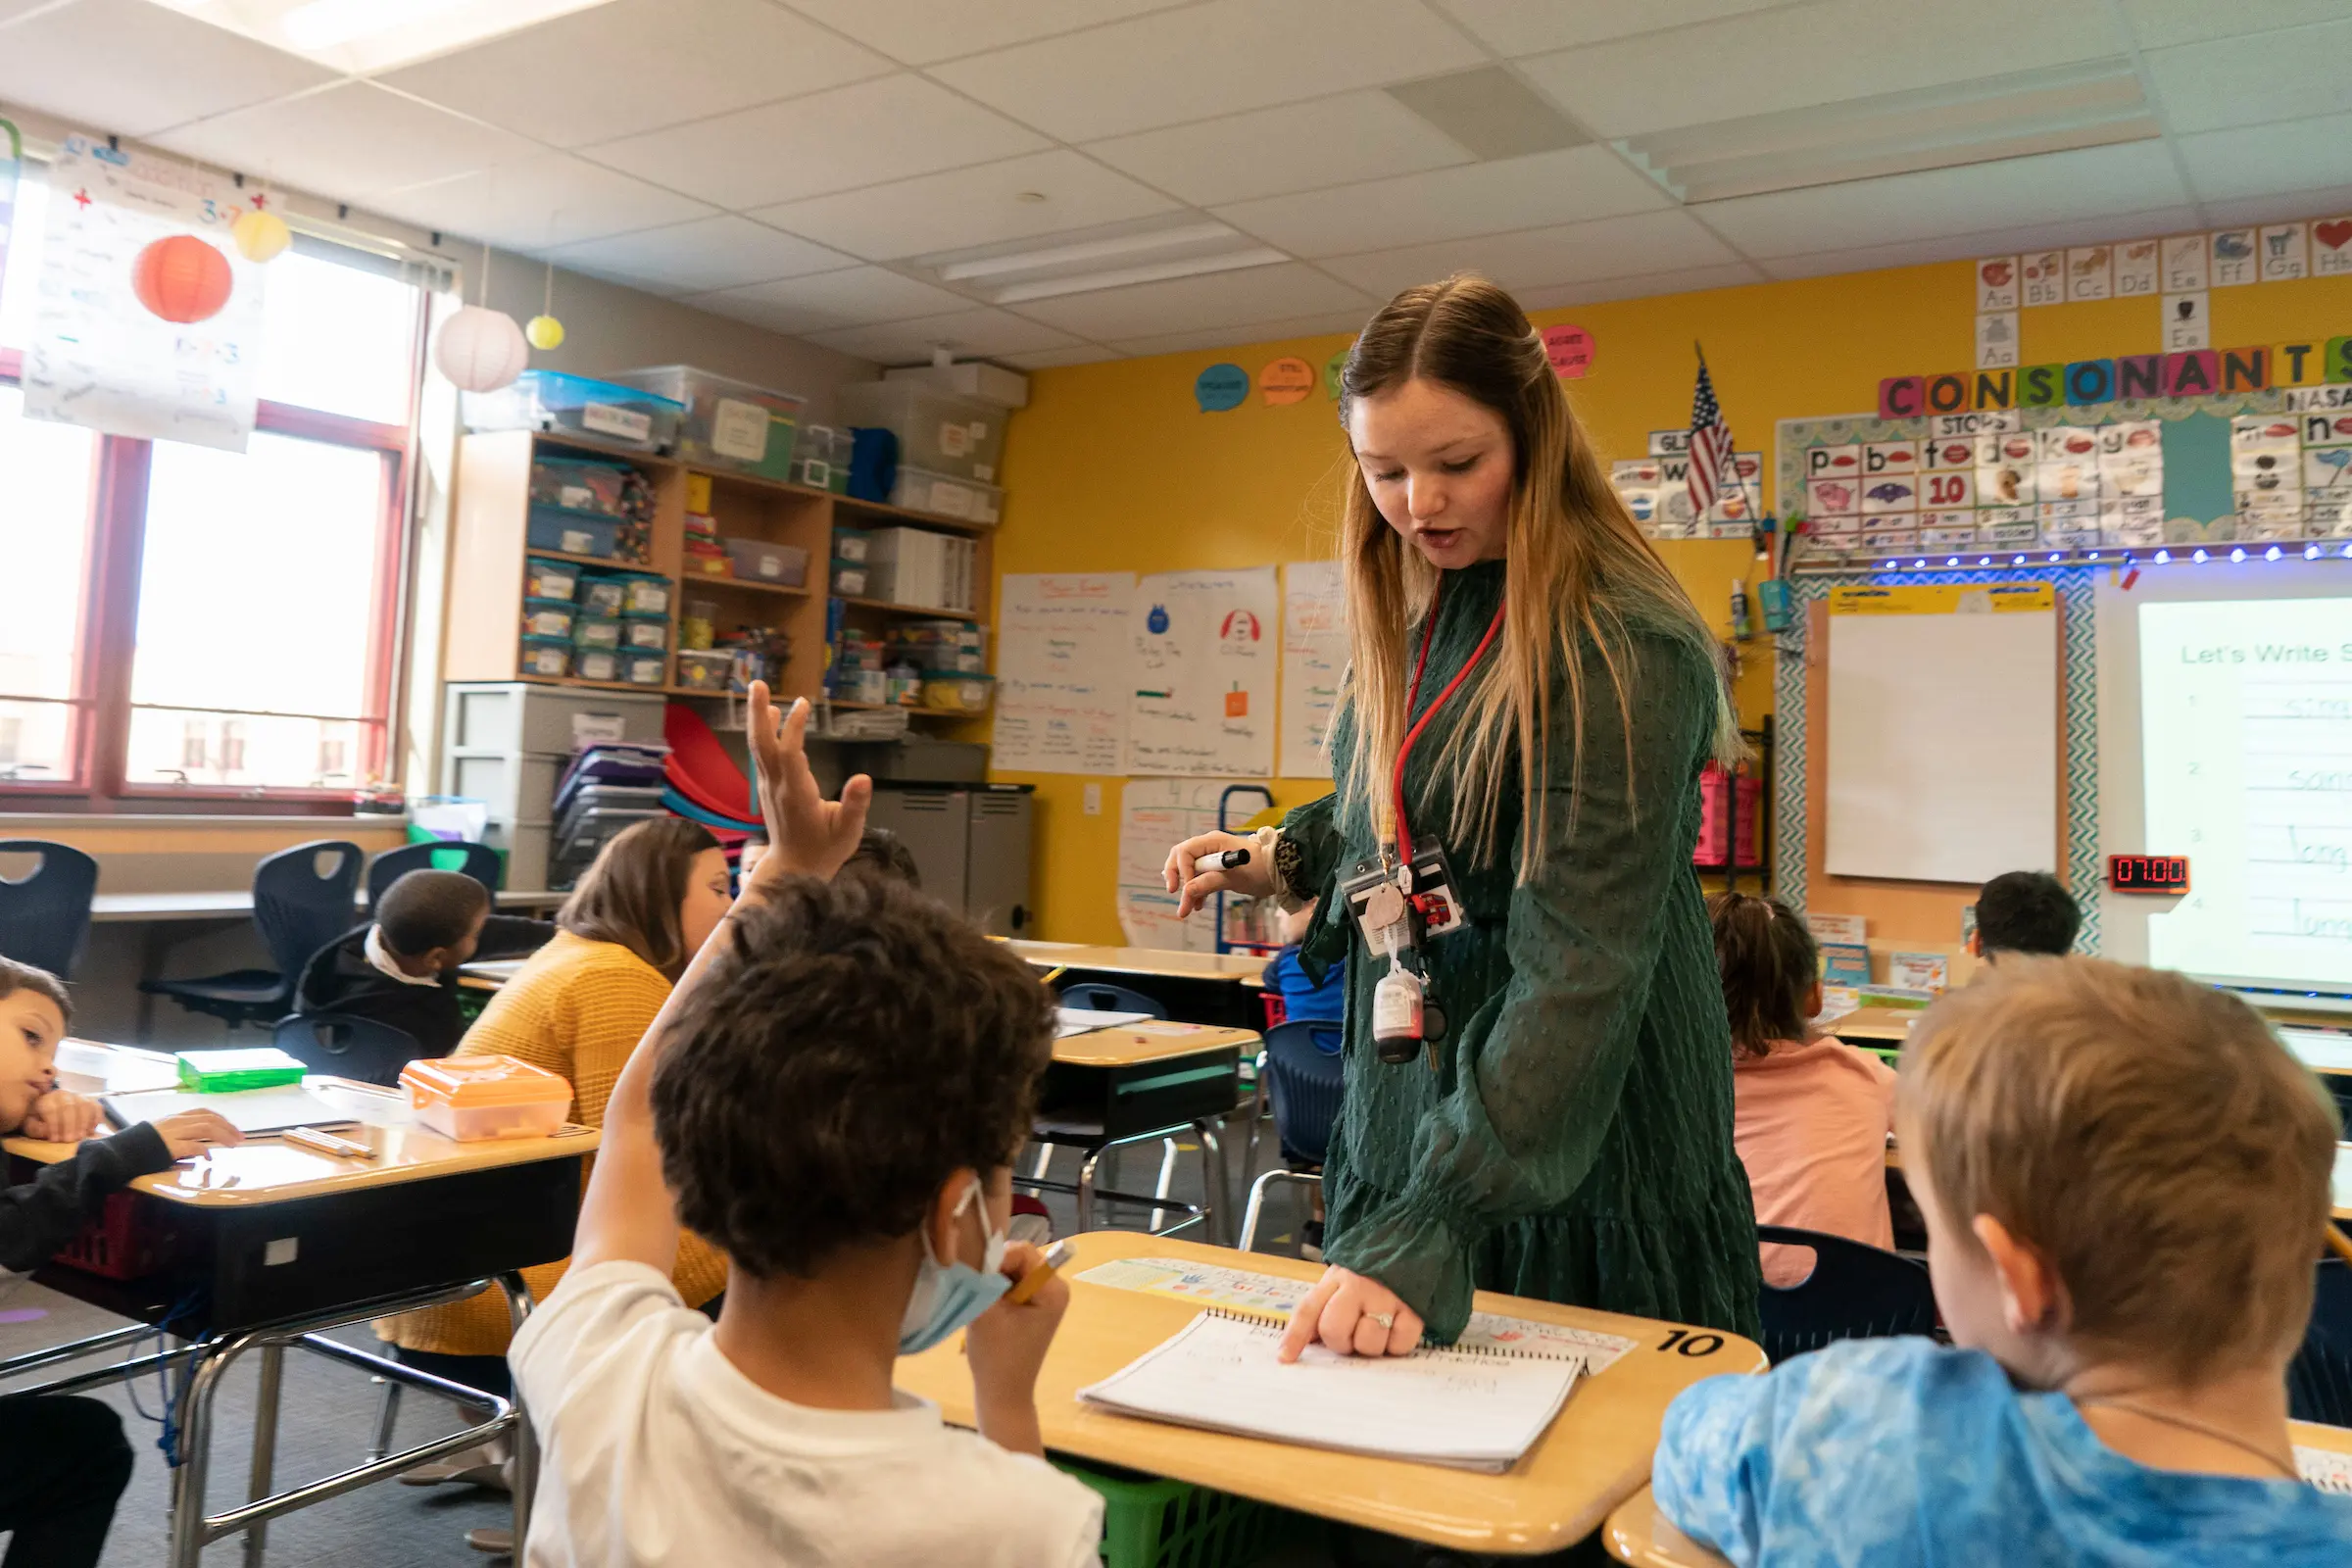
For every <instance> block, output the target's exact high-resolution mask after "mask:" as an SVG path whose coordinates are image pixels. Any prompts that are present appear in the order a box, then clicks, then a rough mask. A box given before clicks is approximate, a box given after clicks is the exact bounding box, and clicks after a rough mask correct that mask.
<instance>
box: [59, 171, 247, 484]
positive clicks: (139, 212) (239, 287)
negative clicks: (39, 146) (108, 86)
mask: <svg viewBox="0 0 2352 1568" xmlns="http://www.w3.org/2000/svg"><path fill="white" fill-rule="evenodd" d="M247 210H248V209H247V208H246V207H245V205H244V203H243V201H242V200H241V199H240V197H239V195H238V193H237V191H236V188H235V187H234V186H233V185H231V184H230V183H229V181H228V178H227V176H225V175H220V176H215V175H212V174H207V173H203V172H199V171H197V170H196V169H195V168H193V167H192V166H190V165H187V164H182V163H178V162H175V161H173V160H172V159H168V158H159V157H157V156H156V155H154V154H152V153H143V152H133V151H129V150H127V149H125V150H123V151H121V152H118V151H116V150H115V149H114V148H112V147H109V146H107V145H105V144H104V143H103V142H98V143H93V142H92V141H90V140H89V138H87V137H86V136H69V137H67V138H66V139H65V141H64V143H63V144H62V145H61V146H60V147H59V148H58V154H57V159H56V161H55V162H54V163H52V164H51V165H50V167H49V218H48V229H47V234H46V238H45V240H44V243H43V244H42V246H41V273H40V289H39V292H38V294H37V295H36V297H35V303H34V308H33V331H32V346H31V348H30V349H29V350H28V351H27V352H26V354H25V413H26V414H27V415H28V416H30V417H33V418H36V419H57V420H61V421H63V422H66V423H70V424H80V425H86V426H88V427H89V428H91V429H93V430H101V431H104V432H105V433H107V434H109V435H123V436H137V437H143V438H145V439H148V440H156V441H185V442H189V443H191V444H193V445H196V446H207V447H221V448H223V449H225V450H227V451H230V452H242V451H244V450H245V438H246V437H247V436H249V435H251V434H252V433H253V416H254V381H253V367H254V359H255V356H256V355H257V354H258V353H259V352H260V350H261V341H262V272H263V270H262V269H261V268H259V267H257V266H255V265H254V264H252V263H251V262H248V261H246V260H245V259H244V258H243V257H242V256H240V255H239V254H238V253H237V248H236V246H235V245H234V244H232V243H230V240H229V226H230V225H231V224H232V223H234V222H235V221H236V220H237V217H238V215H239V214H240V213H243V212H245V211H247ZM175 234H193V235H196V236H197V237H198V238H199V239H200V240H202V241H203V242H204V243H207V244H210V245H212V246H213V247H214V248H215V249H217V250H219V251H220V252H221V255H222V256H223V257H224V258H225V259H226V260H227V263H228V269H229V276H230V279H231V283H230V287H229V293H228V302H227V303H226V304H225V305H223V306H222V307H221V309H220V311H219V312H218V313H216V314H215V315H213V316H211V317H208V318H207V319H204V320H201V321H193V322H187V323H184V324H183V323H180V322H174V321H167V320H165V319H162V318H161V317H159V316H156V315H155V314H154V313H152V312H151V311H149V310H148V309H147V307H146V306H144V305H142V304H141V303H140V302H139V297H138V294H137V293H136V291H135V290H134V289H133V288H132V286H131V275H132V272H133V270H135V268H136V267H137V265H138V260H139V254H140V252H142V251H144V250H145V249H146V248H147V247H148V246H149V245H152V244H154V243H155V242H156V241H158V240H161V239H167V238H170V237H171V236H172V235H175Z"/></svg>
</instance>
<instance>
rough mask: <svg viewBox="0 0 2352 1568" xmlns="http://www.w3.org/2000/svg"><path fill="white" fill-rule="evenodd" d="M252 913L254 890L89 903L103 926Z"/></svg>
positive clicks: (547, 903)
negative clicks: (113, 923)
mask: <svg viewBox="0 0 2352 1568" xmlns="http://www.w3.org/2000/svg"><path fill="white" fill-rule="evenodd" d="M570 897H571V895H570V894H568V893H531V892H519V893H514V892H509V893H501V894H499V895H498V897H497V904H498V907H500V908H502V909H544V908H547V907H551V906H554V905H558V904H562V903H563V902H564V900H565V899H568V898H570ZM367 911H368V906H367V903H366V901H365V900H360V899H354V900H353V902H352V918H353V923H354V924H357V923H358V919H359V916H361V915H363V914H365V913H367ZM252 913H253V890H252V889H250V888H246V889H241V890H238V889H231V890H227V891H221V892H207V893H101V894H99V895H97V896H96V897H95V898H93V899H91V900H90V918H91V919H92V920H94V921H97V922H98V923H100V924H107V923H111V922H118V921H120V922H125V923H127V922H130V921H150V920H166V921H171V920H242V919H245V918H247V917H248V916H250V915H251V914H252Z"/></svg>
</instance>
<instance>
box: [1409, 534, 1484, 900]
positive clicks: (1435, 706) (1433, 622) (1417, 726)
mask: <svg viewBox="0 0 2352 1568" xmlns="http://www.w3.org/2000/svg"><path fill="white" fill-rule="evenodd" d="M1445 602H1446V579H1445V578H1444V577H1442V576H1441V577H1440V578H1439V579H1438V592H1437V595H1436V597H1434V598H1433V599H1431V600H1430V602H1429V618H1428V619H1427V620H1425V621H1423V622H1422V623H1421V657H1420V659H1419V660H1417V661H1415V662H1414V664H1413V689H1412V690H1411V691H1410V692H1409V693H1407V694H1406V695H1405V699H1404V711H1405V714H1406V716H1407V717H1410V716H1411V714H1412V711H1413V704H1415V703H1417V702H1419V701H1420V700H1421V675H1422V672H1423V671H1424V670H1426V669H1428V668H1429V640H1430V638H1431V636H1432V635H1434V634H1435V633H1436V631H1437V629H1438V607H1439V606H1441V605H1443V604H1444V603H1445ZM1508 603H1509V601H1508V600H1505V601H1504V602H1503V604H1499V605H1496V606H1495V618H1494V619H1493V620H1491V621H1489V622H1487V634H1486V635H1485V636H1484V637H1481V638H1480V639H1479V640H1478V646H1477V647H1476V648H1474V649H1472V650H1471V651H1470V658H1469V660H1468V662H1465V663H1464V664H1463V665H1462V667H1461V668H1460V669H1458V670H1456V671H1455V672H1454V676H1453V679H1451V680H1449V681H1447V682H1446V689H1445V690H1444V691H1442V692H1440V693H1438V696H1437V700H1436V701H1435V702H1433V703H1431V704H1430V705H1429V711H1428V712H1426V713H1423V714H1422V715H1421V717H1420V718H1419V719H1418V720H1417V721H1416V722H1415V723H1414V725H1413V727H1412V728H1411V729H1409V730H1406V731H1405V732H1404V744H1403V745H1401V746H1399V747H1397V776H1396V778H1395V779H1394V780H1393V781H1392V783H1391V793H1392V795H1393V797H1394V801H1395V805H1396V809H1397V857H1398V858H1399V859H1400V860H1402V861H1405V862H1408V863H1409V862H1410V861H1411V859H1412V858H1413V835H1412V833H1411V832H1410V831H1409V830H1408V829H1407V828H1406V827H1405V825H1404V763H1405V760H1406V759H1407V758H1409V757H1411V756H1412V755H1413V743H1414V742H1416V741H1418V740H1420V738H1421V732H1422V731H1423V730H1425V729H1427V728H1428V727H1429V721H1430V719H1431V718H1432V717H1433V716H1435V715H1436V713H1437V711H1438V710H1439V709H1441V708H1444V707H1445V706H1446V699H1447V698H1449V697H1451V696H1452V695H1453V694H1454V693H1455V692H1457V691H1459V690H1460V689H1461V685H1462V682H1464V681H1466V680H1468V679H1469V678H1470V672H1471V671H1472V670H1474V669H1476V668H1477V667H1478V662H1479V661H1480V660H1481V659H1484V658H1485V657H1486V655H1487V650H1488V648H1490V647H1491V646H1493V644H1494V642H1495V633H1496V632H1498V631H1500V630H1502V613H1503V610H1504V609H1505V607H1506V606H1507V605H1508Z"/></svg>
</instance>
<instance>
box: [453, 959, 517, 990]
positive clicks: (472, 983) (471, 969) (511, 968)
mask: <svg viewBox="0 0 2352 1568" xmlns="http://www.w3.org/2000/svg"><path fill="white" fill-rule="evenodd" d="M530 961H531V960H530V959H528V958H490V959H485V960H484V961H483V962H480V963H461V964H459V965H458V984H459V985H460V986H461V987H463V988H464V989H466V990H467V991H496V990H499V989H500V988H501V987H503V986H504V985H506V983H507V982H508V981H510V980H512V979H514V978H515V971H516V970H518V969H520V968H521V967H522V966H523V965H524V964H526V963H528V962H530Z"/></svg>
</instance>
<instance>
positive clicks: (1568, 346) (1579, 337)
mask: <svg viewBox="0 0 2352 1568" xmlns="http://www.w3.org/2000/svg"><path fill="white" fill-rule="evenodd" d="M1544 358H1546V359H1548V360H1549V361H1551V373H1552V374H1554V375H1556V376H1558V377H1559V378H1560V379H1561V380H1563V381H1581V380H1583V379H1584V378H1585V376H1586V375H1587V374H1588V373H1589V372H1590V371H1591V370H1592V368H1593V334H1592V333H1590V332H1588V331H1586V330H1585V329H1584V328H1583V327H1581V326H1573V325H1570V324H1569V323H1568V322H1566V321H1562V322H1561V323H1559V324H1558V325H1557V326H1547V327H1545V328H1544Z"/></svg>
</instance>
